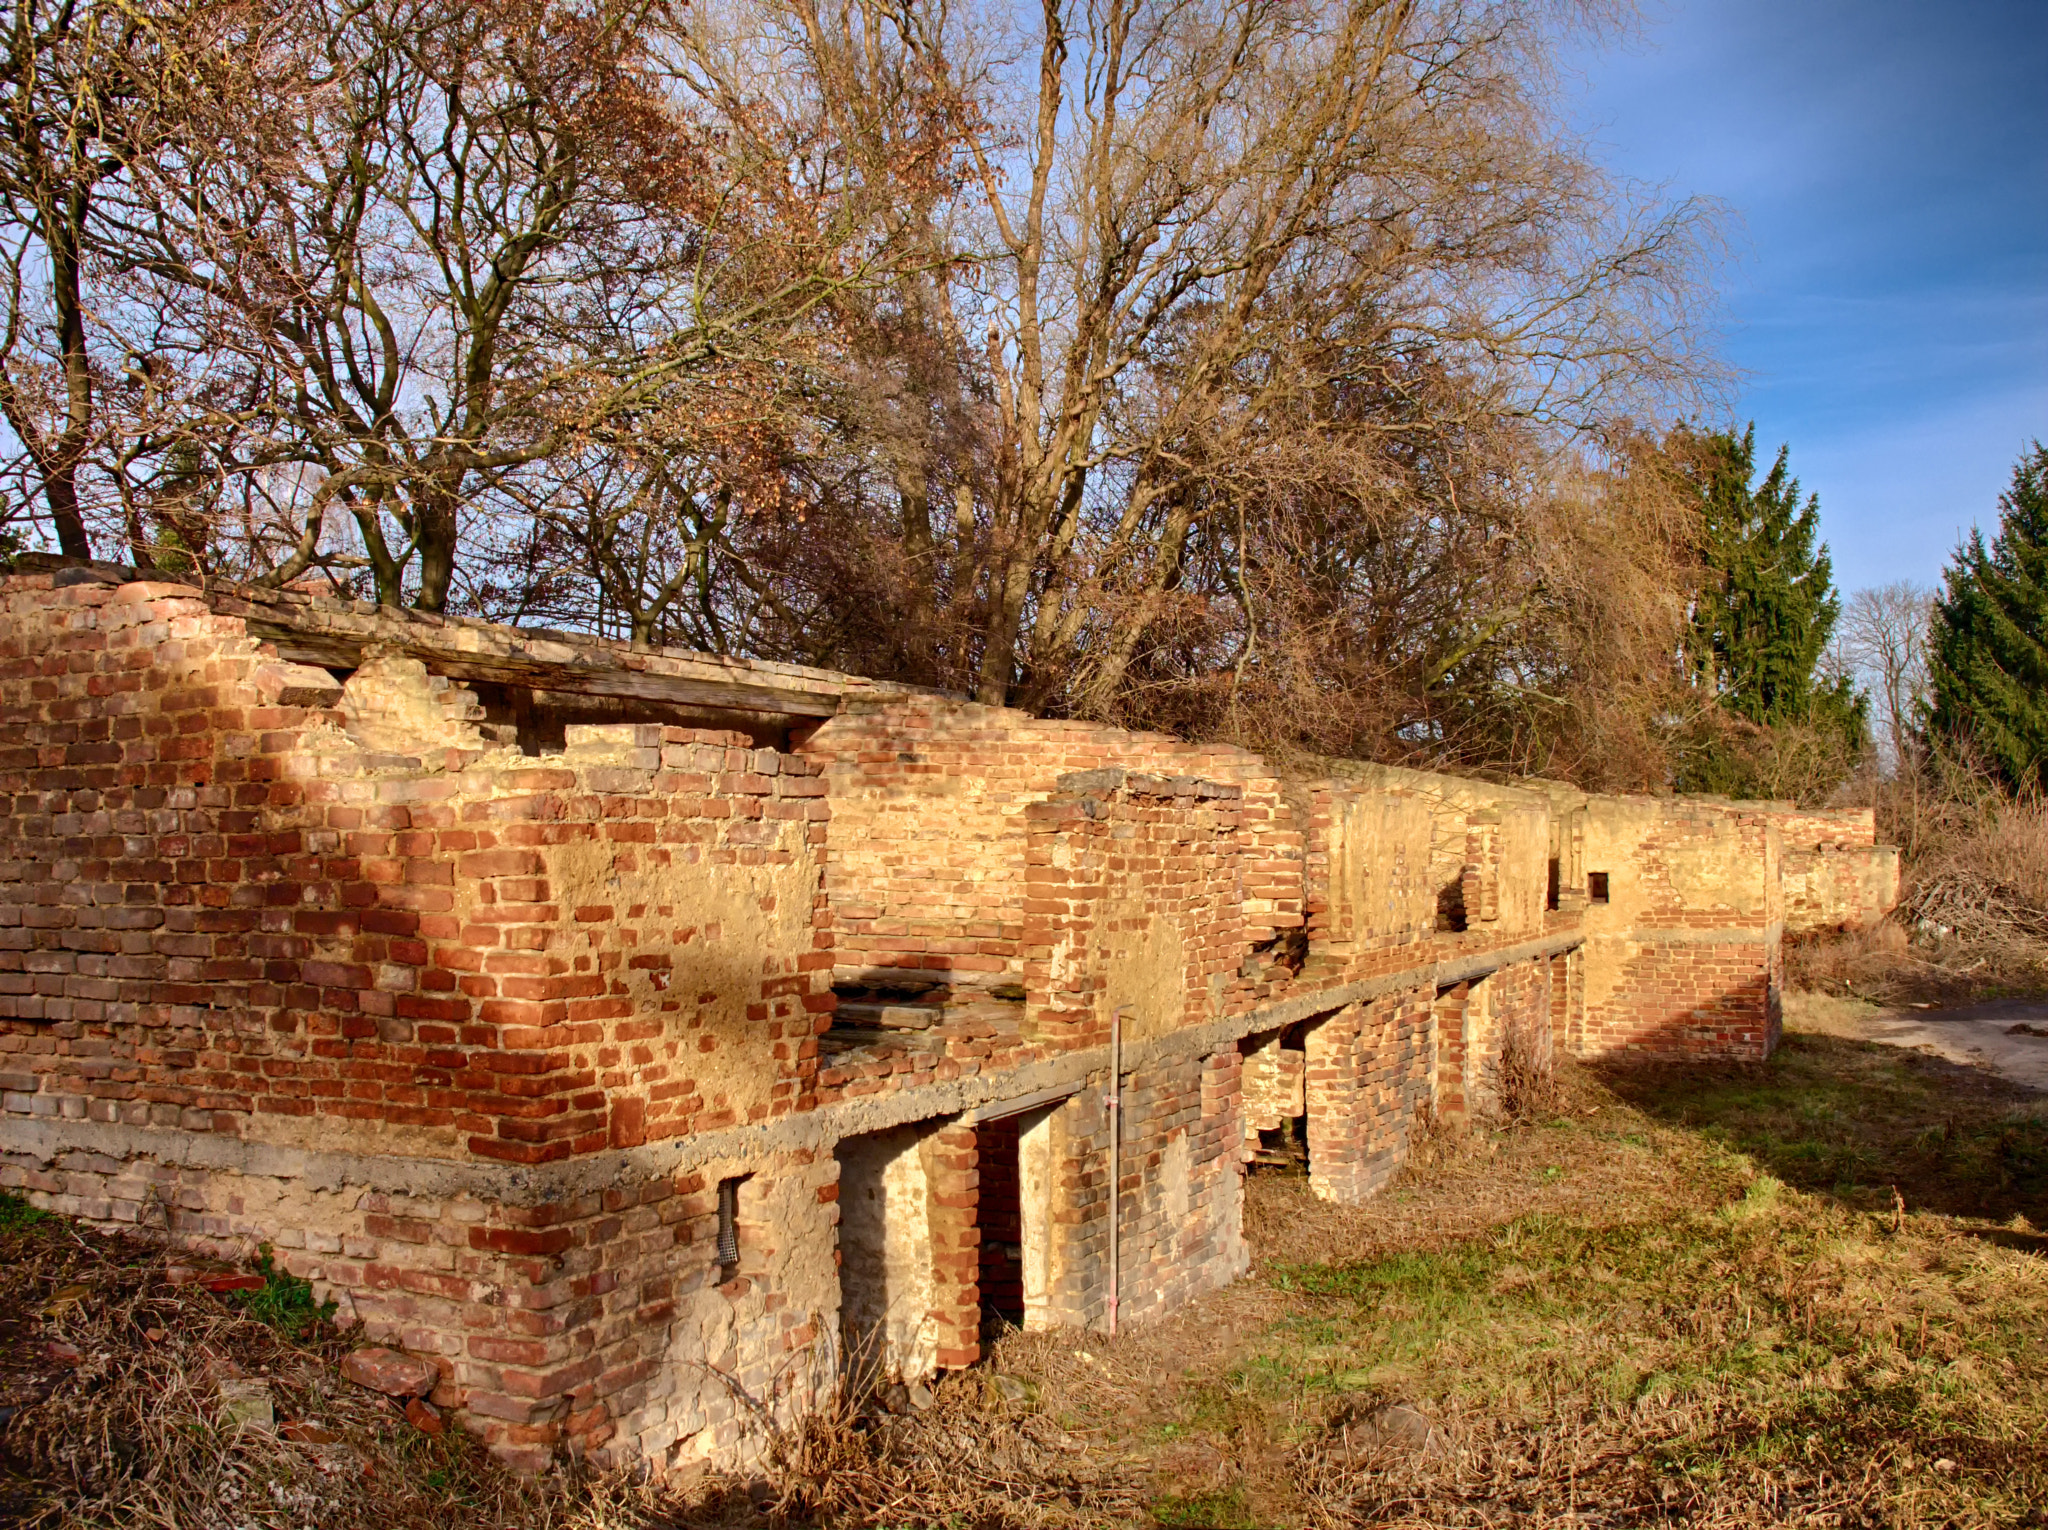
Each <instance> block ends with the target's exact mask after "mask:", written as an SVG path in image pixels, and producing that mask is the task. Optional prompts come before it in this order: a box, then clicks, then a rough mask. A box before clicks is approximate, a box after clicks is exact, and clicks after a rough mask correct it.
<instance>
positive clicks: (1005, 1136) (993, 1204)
mask: <svg viewBox="0 0 2048 1530" xmlns="http://www.w3.org/2000/svg"><path fill="white" fill-rule="evenodd" d="M1024 1125H1025V1121H1024V1117H1022V1116H1003V1117H1000V1118H999V1119H997V1120H994V1121H983V1122H981V1123H979V1124H978V1125H977V1126H976V1127H975V1128H974V1146H975V1154H974V1157H975V1167H976V1169H977V1170H978V1172H979V1179H980V1184H979V1188H978V1190H977V1191H976V1201H977V1204H976V1211H975V1223H976V1226H977V1228H978V1230H979V1231H980V1234H981V1271H980V1274H981V1335H982V1338H983V1339H984V1340H994V1339H998V1338H1001V1337H1002V1335H1003V1334H1004V1333H1006V1332H1008V1331H1009V1330H1010V1329H1013V1328H1022V1327H1023V1326H1024V1196H1023V1191H1024V1184H1023V1171H1022V1164H1021V1151H1022V1141H1023V1128H1024Z"/></svg>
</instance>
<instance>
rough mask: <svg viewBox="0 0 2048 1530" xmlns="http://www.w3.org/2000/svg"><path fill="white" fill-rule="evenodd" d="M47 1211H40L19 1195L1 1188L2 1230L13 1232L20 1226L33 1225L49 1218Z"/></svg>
mask: <svg viewBox="0 0 2048 1530" xmlns="http://www.w3.org/2000/svg"><path fill="white" fill-rule="evenodd" d="M48 1216H49V1213H48V1212H47V1211H38V1210H37V1209H36V1208H35V1207H33V1206H31V1205H30V1204H29V1203H28V1202H27V1201H25V1200H23V1199H22V1198H21V1197H20V1196H18V1195H9V1194H8V1193H7V1192H6V1191H4V1190H0V1232H12V1231H13V1230H14V1229H16V1228H20V1227H33V1226H35V1225H36V1223H38V1222H41V1221H43V1220H45V1219H46V1218H48Z"/></svg>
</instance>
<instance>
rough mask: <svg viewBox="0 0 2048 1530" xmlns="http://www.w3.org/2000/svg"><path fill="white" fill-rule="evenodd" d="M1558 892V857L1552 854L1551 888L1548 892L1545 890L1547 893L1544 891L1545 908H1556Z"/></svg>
mask: <svg viewBox="0 0 2048 1530" xmlns="http://www.w3.org/2000/svg"><path fill="white" fill-rule="evenodd" d="M1557 894H1558V866H1557V857H1556V856H1554V855H1553V856H1552V857H1551V858H1550V887H1549V890H1548V891H1547V892H1545V893H1544V895H1543V906H1544V907H1545V908H1548V909H1554V908H1556V907H1557Z"/></svg>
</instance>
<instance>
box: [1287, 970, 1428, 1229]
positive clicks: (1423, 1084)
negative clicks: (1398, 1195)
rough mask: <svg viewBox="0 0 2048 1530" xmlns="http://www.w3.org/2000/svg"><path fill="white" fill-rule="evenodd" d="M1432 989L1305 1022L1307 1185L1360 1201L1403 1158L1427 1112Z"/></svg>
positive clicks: (1328, 1196) (1325, 1194) (1330, 1196)
mask: <svg viewBox="0 0 2048 1530" xmlns="http://www.w3.org/2000/svg"><path fill="white" fill-rule="evenodd" d="M1434 995H1435V990H1434V987H1429V988H1420V989H1414V990H1411V991H1410V992H1407V993H1396V994H1389V995H1387V996H1386V997H1385V998H1381V999H1375V1000H1373V1001H1372V1002H1371V1003H1368V1004H1353V1005H1349V1006H1347V1007H1346V1008H1344V1009H1341V1010H1339V1011H1338V1012H1337V1013H1336V1014H1334V1015H1331V1016H1330V1017H1329V1018H1327V1019H1325V1020H1322V1021H1320V1022H1318V1023H1316V1024H1314V1025H1312V1026H1310V1027H1309V1028H1308V1033H1307V1043H1308V1046H1307V1051H1308V1090H1307V1093H1308V1168H1309V1187H1310V1188H1311V1189H1312V1190H1313V1191H1314V1192H1315V1193H1316V1194H1317V1195H1319V1196H1321V1197H1322V1198H1323V1199H1325V1200H1331V1201H1336V1202H1338V1203H1340V1204H1343V1205H1347V1206H1356V1205H1360V1204H1362V1203H1363V1202H1364V1201H1365V1200H1366V1199H1368V1198H1369V1197H1370V1196H1372V1195H1373V1194H1374V1193H1375V1192H1376V1191H1378V1190H1379V1189H1380V1188H1381V1187H1382V1186H1383V1185H1385V1184H1386V1183H1387V1181H1388V1180H1390V1179H1392V1178H1393V1177H1394V1175H1395V1174H1397V1173H1398V1172H1399V1171H1400V1168H1401V1165H1402V1164H1403V1163H1404V1162H1406V1161H1407V1157H1408V1145H1409V1138H1410V1134H1411V1133H1412V1132H1413V1131H1414V1130H1415V1129H1416V1127H1417V1125H1418V1123H1419V1121H1420V1120H1421V1119H1423V1118H1426V1117H1427V1116H1428V1115H1429V1113H1430V1110H1431V1107H1432V1102H1433V1096H1434V1093H1435V1089H1434V1083H1435V1080H1433V1079H1432V1078H1431V1076H1430V1063H1431V1057H1430V1030H1431V1023H1432V1017H1431V1001H1432V999H1433V998H1434Z"/></svg>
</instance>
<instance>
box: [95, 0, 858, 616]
mask: <svg viewBox="0 0 2048 1530" xmlns="http://www.w3.org/2000/svg"><path fill="white" fill-rule="evenodd" d="M675 26H676V15H675V12H674V11H673V10H672V9H671V8H669V7H668V6H667V5H666V3H665V0H560V3H532V4H529V3H525V0H482V3H474V0H374V3H371V4H366V5H356V4H332V5H330V4H326V3H323V0H314V3H311V4H305V5H297V4H295V5H291V6H284V5H282V4H265V5H262V6H252V7H248V8H241V9H222V10H220V11H218V12H216V13H209V15H208V17H207V19H206V21H205V24H204V26H203V27H201V28H199V29H197V30H196V31H195V32H194V33H193V34H191V35H189V36H188V37H187V39H186V47H187V49H188V52H189V53H190V55H191V56H192V57H193V58H194V59H195V60H197V63H196V64H195V67H194V68H193V69H192V70H191V71H190V72H189V76H188V80H189V82H188V83H184V84H182V85H181V86H180V87H179V88H180V89H181V91H182V95H181V96H180V98H179V100H178V103H177V104H178V107H179V120H180V122H181V125H182V130H181V133H180V135H179V137H178V138H177V139H176V141H175V142H172V143H169V144H167V145H166V146H165V147H164V149H163V150H162V151H160V152H158V153H157V154H155V155H154V156H153V157H152V158H151V160H150V162H149V163H148V165H147V166H146V167H144V168H145V173H139V174H138V175H137V176H136V177H135V178H134V180H133V183H132V184H131V185H128V186H125V187H124V188H123V191H122V194H121V195H120V196H119V197H118V198H117V199H112V200H110V201H109V202H108V203H107V205H105V206H104V207H103V208H102V209H101V211H100V213H99V216H98V218H97V220H96V222H95V225H94V230H93V237H94V239H95V241H96V249H97V251H98V254H99V257H100V259H101V260H102V262H103V263H104V265H105V266H106V267H107V268H108V269H109V270H110V271H112V272H116V273H119V275H120V277H121V279H122V281H123V284H124V285H123V289H122V293H121V298H122V301H121V303H120V305H119V312H120V314H121V316H122V319H123V321H124V323H125V326H126V338H127V341H128V343H129V345H130V346H131V348H132V349H133V350H134V351H135V352H136V353H137V354H139V355H140V356H142V357H144V358H147V360H148V361H150V362H151V363H152V364H153V365H154V367H155V371H153V372H152V373H151V374H150V376H151V378H152V379H157V378H164V379H169V378H173V377H174V378H175V379H176V382H175V385H173V384H171V383H169V382H165V383H163V384H162V385H161V386H157V385H155V384H154V383H153V384H152V388H151V390H149V391H151V392H152V402H153V415H154V417H155V418H156V419H158V420H160V421H162V422H163V428H162V429H161V430H160V431H158V432H156V433H154V434H153V435H152V434H147V433H146V440H145V445H146V449H145V450H143V451H140V452H137V451H132V450H131V451H130V452H129V453H127V454H126V455H124V456H123V457H122V459H121V460H120V461H119V462H118V463H117V464H116V471H117V472H118V474H119V476H120V478H121V482H122V486H123V489H124V492H125V493H127V494H128V495H129V496H130V497H131V498H133V499H137V500H140V501H143V502H147V503H151V504H155V505H159V506H161V505H163V504H166V503H173V502H178V500H179V495H180V494H185V495H186V498H187V500H188V501H189V493H188V490H189V487H190V484H191V482H192V481H193V480H194V479H195V478H197V477H199V476H203V475H202V471H201V467H200V464H202V463H203V471H204V473H210V475H211V477H212V479H213V480H214V497H215V499H216V500H217V501H221V502H226V503H232V504H236V505H238V506H240V507H242V510H241V524H240V525H239V526H238V527H237V528H236V530H237V535H236V536H235V537H234V538H233V539H232V543H233V546H234V548H235V550H236V551H237V552H238V554H239V555H240V556H242V557H243V558H244V559H245V560H247V565H248V566H247V567H246V568H245V569H243V570H241V571H242V572H245V573H248V574H252V575H255V576H258V577H263V578H268V579H273V580H284V579H290V578H293V577H295V576H296V575H298V574H299V573H300V572H302V571H303V570H304V569H306V568H308V567H310V566H312V565H313V564H314V563H316V562H318V563H322V564H324V565H327V566H332V567H342V568H347V567H360V568H364V569H366V570H367V573H368V575H369V577H370V579H371V581H372V584H373V586H374V589H375V592H376V596H377V598H378V599H379V600H381V601H384V602H387V603H396V602H400V601H402V600H405V599H408V598H410V599H412V600H413V601H414V602H415V603H417V604H418V605H420V606H422V607H424V608H426V609H430V610H438V609H441V608H443V607H444V606H445V605H446V603H447V601H448V599H449V595H450V592H451V589H452V588H453V587H454V575H455V567H456V557H457V548H458V544H459V542H460V540H461V528H462V526H463V525H464V524H465V521H466V520H474V518H475V516H476V514H477V512H478V509H479V507H481V506H488V505H492V504H498V505H500V506H501V507H503V508H508V509H509V508H511V507H513V506H516V504H517V503H519V502H520V501H521V500H522V499H524V500H526V501H528V502H530V501H531V500H532V499H533V497H534V493H535V492H536V491H535V490H534V489H533V488H532V486H530V485H524V484H522V480H523V479H524V478H528V477H532V476H536V475H537V476H540V477H543V478H544V477H546V476H547V475H548V474H549V473H550V472H551V471H552V467H551V464H563V465H565V470H566V471H567V472H568V473H570V474H571V475H572V476H573V475H574V474H576V473H579V472H581V471H582V467H583V465H584V464H586V463H587V462H588V460H589V454H590V452H591V451H592V450H593V449H597V450H603V449H606V448H609V447H612V446H621V447H625V448H630V449H636V450H637V449H640V448H641V447H643V446H644V445H645V444H647V443H649V442H650V441H652V442H665V441H666V440H667V439H668V437H667V436H666V435H665V434H664V431H665V428H666V426H667V425H668V424H670V423H672V422H673V421H674V420H675V419H676V418H677V417H678V414H679V412H683V411H685V410H686V409H687V400H688V399H694V398H700V397H701V396H702V388H701V382H702V379H703V377H704V376H705V375H706V374H716V375H717V377H718V378H719V379H720V381H721V382H722V383H723V384H725V385H728V386H729V385H730V384H731V383H732V382H733V380H734V379H735V378H743V379H745V380H748V381H752V382H755V383H762V382H764V381H765V382H766V383H767V384H768V385H769V386H770V387H771V389H772V388H774V387H780V386H784V385H786V382H787V377H788V374H789V372H790V371H791V370H792V369H794V368H796V367H799V366H800V365H801V359H802V356H803V355H804V354H805V353H806V352H807V350H808V349H809V348H810V347H811V346H812V345H813V343H814V338H815V333H814V332H815V328H816V323H817V315H818V313H819V311H820V306H821V304H822V303H823V301H824V300H825V299H826V298H827V297H828V296H829V295H830V294H831V293H833V292H834V291H836V290H839V289H841V288H843V287H845V286H847V285H850V284H855V283H858V282H860V281H862V280H864V279H865V271H866V267H867V264H868V262H869V261H870V260H872V259H873V258H875V255H876V248H877V247H876V244H875V243H874V242H873V241H869V240H866V239H865V238H864V236H865V234H866V233H867V231H868V227H869V223H868V220H867V219H866V217H865V214H864V211H863V208H862V206H861V205H860V203H861V199H862V198H863V197H868V198H871V199H872V198H875V197H879V196H880V195H882V190H881V188H872V187H867V186H864V185H862V184H860V183H858V182H855V181H850V180H848V179H846V178H843V177H842V178H840V179H837V180H834V179H832V178H831V171H830V168H829V166H828V167H827V169H826V171H825V177H826V178H825V180H824V182H823V183H822V184H817V183H814V184H812V185H810V186H805V187H793V186H792V185H791V184H790V175H789V172H788V166H789V165H790V164H791V163H792V162H794V160H795V159H796V158H797V157H798V156H800V155H801V154H802V153H803V152H804V151H805V150H806V149H807V148H812V147H815V146H814V145H811V144H807V143H805V142H803V141H801V138H800V135H793V134H792V133H790V132H787V131H785V132H782V133H781V134H780V135H779V136H778V135H777V134H776V133H773V132H768V131H765V130H764V131H757V132H753V133H750V134H739V133H736V132H734V131H733V128H734V119H733V118H731V117H728V118H726V119H724V120H720V121H716V122H707V121H705V120H704V119H703V113H702V110H701V102H699V101H697V100H695V99H694V98H693V97H692V96H691V95H690V94H689V93H688V91H687V90H686V89H684V88H681V87H679V86H678V83H677V81H676V80H675V79H674V77H673V75H672V73H671V71H670V68H669V64H668V61H667V59H666V58H665V57H664V55H663V48H664V45H665V42H666V40H667V39H669V38H670V37H672V36H673V34H674V30H675ZM740 106H741V108H742V109H744V106H745V103H740ZM787 126H788V125H787V124H785V125H784V127H785V128H786V127H787ZM764 143H765V144H769V145H771V146H772V148H773V150H774V152H775V153H776V154H777V155H780V156H782V157H781V158H779V159H769V158H764V156H763V155H762V154H761V153H759V152H757V150H758V148H759V146H761V145H762V144H764ZM806 192H808V193H810V194H809V195H806V194H805V193H806ZM693 389H695V390H696V391H695V392H693V391H692V390H693ZM174 390H175V396H174ZM763 407H767V406H763ZM729 412H730V413H732V414H733V415H735V416H736V417H744V416H746V415H748V414H749V412H750V411H749V409H748V408H741V409H738V410H735V411H729ZM515 488H516V489H518V490H519V492H516V493H512V494H510V495H509V497H508V496H507V495H506V491H507V490H508V489H515ZM543 497H544V496H543ZM330 510H339V511H341V512H342V513H343V516H344V517H345V520H344V524H345V525H347V526H348V528H349V534H348V536H347V537H346V538H344V539H336V538H335V537H334V536H333V535H332V533H331V532H330V528H329V511H330ZM185 540H186V541H187V542H188V543H189V541H190V538H186V539H185ZM223 555H225V549H224V552H223Z"/></svg>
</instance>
